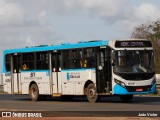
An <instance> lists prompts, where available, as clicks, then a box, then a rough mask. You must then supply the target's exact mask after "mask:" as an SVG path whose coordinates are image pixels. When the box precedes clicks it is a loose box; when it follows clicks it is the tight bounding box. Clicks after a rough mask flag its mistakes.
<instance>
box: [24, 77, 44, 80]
mask: <svg viewBox="0 0 160 120" xmlns="http://www.w3.org/2000/svg"><path fill="white" fill-rule="evenodd" d="M24 80H42V77H24Z"/></svg>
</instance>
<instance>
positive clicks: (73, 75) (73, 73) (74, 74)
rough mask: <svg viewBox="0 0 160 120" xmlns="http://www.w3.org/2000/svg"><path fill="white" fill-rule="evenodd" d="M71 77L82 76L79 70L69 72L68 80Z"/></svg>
mask: <svg viewBox="0 0 160 120" xmlns="http://www.w3.org/2000/svg"><path fill="white" fill-rule="evenodd" d="M71 78H80V73H79V72H72V73H67V80H69V79H71Z"/></svg>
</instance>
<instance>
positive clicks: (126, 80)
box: [3, 39, 156, 102]
mask: <svg viewBox="0 0 160 120" xmlns="http://www.w3.org/2000/svg"><path fill="white" fill-rule="evenodd" d="M3 83H4V91H5V92H7V93H11V94H29V95H30V96H31V99H32V100H33V101H37V100H40V99H42V98H44V96H52V97H62V98H72V97H73V96H76V95H79V96H83V95H86V96H87V99H88V101H89V102H96V101H97V100H99V98H100V97H101V96H106V95H118V96H120V98H121V99H122V100H123V101H126V102H127V101H130V100H132V98H133V95H134V94H150V93H155V92H156V79H155V70H154V54H153V47H152V44H151V42H150V41H149V40H142V39H138V40H137V39H130V40H126V39H124V40H95V41H85V42H79V43H75V44H69V43H65V44H61V45H50V46H49V45H41V46H33V47H26V48H22V49H12V50H5V51H4V52H3Z"/></svg>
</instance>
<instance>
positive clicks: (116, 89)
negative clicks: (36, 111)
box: [113, 83, 156, 95]
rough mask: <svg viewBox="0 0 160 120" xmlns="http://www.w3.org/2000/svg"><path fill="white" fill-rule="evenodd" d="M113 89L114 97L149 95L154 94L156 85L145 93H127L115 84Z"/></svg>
mask: <svg viewBox="0 0 160 120" xmlns="http://www.w3.org/2000/svg"><path fill="white" fill-rule="evenodd" d="M113 89H114V94H115V95H128V94H151V93H156V83H155V84H154V85H153V86H152V87H151V90H150V91H145V92H128V91H127V89H126V88H124V87H122V86H120V85H119V84H116V85H115V86H114V88H113Z"/></svg>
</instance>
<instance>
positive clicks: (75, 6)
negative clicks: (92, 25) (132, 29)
mask: <svg viewBox="0 0 160 120" xmlns="http://www.w3.org/2000/svg"><path fill="white" fill-rule="evenodd" d="M127 2H128V0H121V1H120V0H114V1H113V0H78V1H76V0H67V1H65V3H64V6H65V8H64V9H63V10H64V13H76V14H77V13H79V14H83V15H86V16H90V17H100V18H102V19H103V20H105V21H106V20H107V19H108V20H107V21H115V20H117V19H116V18H117V16H119V17H121V16H120V13H121V12H122V11H123V6H124V4H125V3H127ZM65 11H67V12H65Z"/></svg>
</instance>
